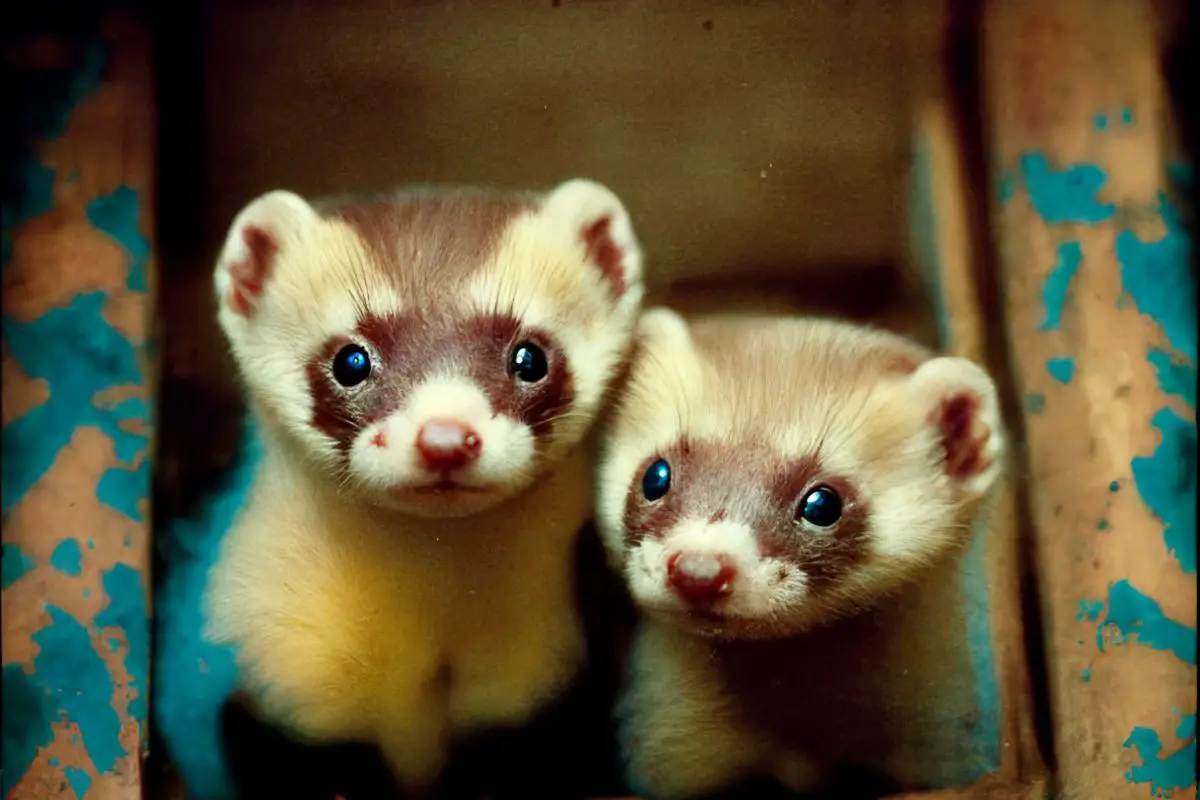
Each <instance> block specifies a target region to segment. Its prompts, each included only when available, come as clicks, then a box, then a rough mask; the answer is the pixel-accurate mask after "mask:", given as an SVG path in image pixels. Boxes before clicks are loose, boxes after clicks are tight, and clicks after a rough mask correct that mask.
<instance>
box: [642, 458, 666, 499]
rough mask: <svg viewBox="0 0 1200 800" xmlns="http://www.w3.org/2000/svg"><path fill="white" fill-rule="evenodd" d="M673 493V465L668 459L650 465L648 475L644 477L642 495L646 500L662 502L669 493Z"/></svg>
mask: <svg viewBox="0 0 1200 800" xmlns="http://www.w3.org/2000/svg"><path fill="white" fill-rule="evenodd" d="M669 491H671V465H670V464H668V463H667V461H666V459H664V458H660V459H659V460H658V461H655V462H654V463H653V464H651V465H650V468H649V469H647V470H646V474H645V475H643V476H642V494H644V495H645V496H646V499H647V500H649V501H650V502H651V503H653V502H654V501H655V500H661V499H662V498H663V497H664V496H665V495H666V493H667V492H669Z"/></svg>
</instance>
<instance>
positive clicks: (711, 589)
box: [667, 552, 737, 606]
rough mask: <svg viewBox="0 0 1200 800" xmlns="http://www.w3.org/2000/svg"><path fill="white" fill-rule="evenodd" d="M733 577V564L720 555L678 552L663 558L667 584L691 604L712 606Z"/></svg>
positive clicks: (727, 587) (726, 590) (734, 574)
mask: <svg viewBox="0 0 1200 800" xmlns="http://www.w3.org/2000/svg"><path fill="white" fill-rule="evenodd" d="M736 576H737V570H735V569H734V567H733V562H732V561H730V559H729V558H728V557H726V556H722V555H710V554H708V553H685V552H679V553H674V554H673V555H671V557H670V558H668V559H667V584H668V585H669V586H670V587H671V589H672V590H673V591H674V592H675V594H677V595H679V597H680V598H681V599H682V600H684V601H685V602H687V603H690V604H692V605H697V606H708V605H712V604H713V603H714V602H716V600H717V598H719V597H721V596H722V595H724V594H725V593H726V592H728V590H729V584H731V583H732V582H733V579H734V578H735V577H736Z"/></svg>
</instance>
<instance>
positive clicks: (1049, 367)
mask: <svg viewBox="0 0 1200 800" xmlns="http://www.w3.org/2000/svg"><path fill="white" fill-rule="evenodd" d="M1046 372H1047V373H1049V375H1050V377H1051V378H1054V380H1056V381H1058V382H1059V383H1063V384H1066V383H1070V382H1071V379H1072V378H1074V377H1075V359H1073V358H1068V357H1066V356H1062V357H1059V358H1051V359H1048V360H1047V361H1046Z"/></svg>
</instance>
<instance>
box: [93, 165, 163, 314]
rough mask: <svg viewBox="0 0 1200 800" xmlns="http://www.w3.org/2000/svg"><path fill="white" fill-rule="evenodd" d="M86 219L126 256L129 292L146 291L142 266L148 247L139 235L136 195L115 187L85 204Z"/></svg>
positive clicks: (146, 260)
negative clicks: (116, 244) (109, 237)
mask: <svg viewBox="0 0 1200 800" xmlns="http://www.w3.org/2000/svg"><path fill="white" fill-rule="evenodd" d="M86 211H87V217H88V220H89V221H90V222H91V223H92V225H93V226H94V227H95V228H96V229H97V230H100V231H103V232H104V233H106V234H108V235H109V236H111V237H112V238H113V239H115V240H116V241H117V243H118V244H120V245H121V247H123V248H124V249H125V252H126V253H127V254H128V255H129V277H128V279H127V280H126V288H127V289H129V290H130V291H135V292H145V291H149V286H148V285H147V283H146V265H147V262H148V261H149V259H150V243H149V242H147V241H146V238H145V237H144V236H142V232H141V227H140V226H141V220H140V215H141V206H140V204H139V202H138V193H137V191H136V190H134V189H131V188H129V187H128V186H118V187H117V188H116V189H115V190H114V191H113V192H111V193H110V194H106V195H101V196H99V197H97V198H96V199H94V200H92V201H91V202H90V203H88V204H87V209H86Z"/></svg>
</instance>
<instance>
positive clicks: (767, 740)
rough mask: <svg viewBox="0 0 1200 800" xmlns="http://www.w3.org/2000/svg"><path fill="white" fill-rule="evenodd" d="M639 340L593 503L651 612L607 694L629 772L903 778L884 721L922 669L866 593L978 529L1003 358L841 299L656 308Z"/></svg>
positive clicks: (668, 787) (694, 784) (688, 781)
mask: <svg viewBox="0 0 1200 800" xmlns="http://www.w3.org/2000/svg"><path fill="white" fill-rule="evenodd" d="M636 342H637V345H636V347H637V355H636V356H635V357H634V361H633V363H632V365H631V367H630V369H629V375H628V382H627V385H626V386H625V388H624V389H623V391H622V393H621V395H620V397H618V398H617V399H615V400H614V406H613V408H612V411H611V420H610V421H609V422H608V423H607V427H606V428H605V430H604V433H603V437H604V449H603V452H602V454H601V456H600V461H599V465H598V473H597V509H596V520H597V526H598V528H599V531H600V535H601V537H602V539H603V542H604V546H605V548H606V550H607V551H608V554H609V556H610V560H611V563H612V565H613V568H614V569H615V570H616V571H618V572H619V573H620V575H621V576H622V577H623V579H624V582H625V583H626V585H627V587H628V589H629V593H630V595H631V597H632V600H633V602H634V604H635V605H636V607H637V609H638V610H639V612H640V617H641V619H640V622H639V623H638V628H637V630H636V633H635V635H634V638H633V644H632V646H631V651H630V654H629V664H628V672H627V683H626V685H625V687H624V689H623V694H622V697H621V699H620V701H619V704H618V709H617V718H618V724H619V727H620V738H621V740H622V747H623V757H624V761H625V766H626V771H627V776H628V780H629V782H630V786H631V788H632V789H633V791H634V793H636V794H638V795H640V796H642V797H644V798H651V799H652V800H667V799H672V800H673V799H675V798H694V797H709V796H726V794H727V795H729V796H752V797H765V796H768V790H769V791H770V792H772V793H775V794H779V795H781V796H794V795H793V793H800V792H809V791H817V790H820V789H828V788H829V786H830V784H829V781H830V780H831V779H832V777H833V776H834V774H835V773H836V772H837V771H839V770H840V769H842V768H845V767H847V766H855V767H861V768H862V769H863V770H864V771H865V772H864V774H868V775H874V776H877V777H878V778H879V780H880V781H881V783H882V785H883V786H888V787H891V786H902V785H903V784H904V782H905V781H906V780H908V779H909V778H910V777H911V776H907V775H905V774H903V773H904V768H903V766H902V762H903V755H904V753H903V751H904V747H905V745H904V744H903V743H902V742H901V743H897V742H894V741H886V740H885V738H886V737H885V729H886V728H887V727H888V726H887V724H886V723H887V721H888V720H889V719H891V718H892V716H891V715H895V714H903V713H909V712H911V713H916V714H926V715H927V716H928V714H929V713H930V712H929V711H928V706H929V703H928V702H926V703H924V705H921V704H916V705H913V704H911V703H909V704H908V705H907V706H906V703H907V702H908V701H906V700H905V699H904V698H903V697H901V698H900V699H897V698H895V697H893V696H891V693H892V692H894V691H897V692H898V693H899V694H901V695H905V694H911V692H910V691H909V690H910V689H911V688H912V686H911V685H906V688H905V690H904V691H899V690H898V689H897V686H898V685H899V684H900V683H903V681H910V683H911V681H915V680H917V676H906V677H904V678H901V677H900V675H899V673H900V672H901V670H902V667H903V665H902V664H898V663H896V652H897V650H898V649H902V648H895V647H884V646H882V645H881V639H883V638H886V635H884V634H883V633H881V632H880V629H879V627H878V626H880V625H882V623H881V622H880V621H879V619H880V618H879V616H878V615H876V614H873V613H872V609H883V611H881V612H880V613H891V612H890V610H889V606H891V605H893V604H897V603H903V602H905V597H906V594H905V592H906V591H908V587H912V586H920V585H921V583H922V581H925V580H926V579H927V578H928V576H929V575H930V574H931V572H933V571H935V570H936V568H937V566H938V565H939V564H941V563H944V561H945V559H946V558H948V557H949V556H950V554H952V553H953V552H955V551H956V550H957V549H959V546H960V545H961V544H962V543H963V542H964V541H965V540H966V539H967V538H968V534H969V528H970V525H971V523H972V520H973V519H974V518H975V517H976V516H977V515H978V514H979V513H980V512H981V509H982V504H983V503H984V501H985V500H986V498H987V497H988V496H989V491H990V489H991V487H992V486H993V484H994V483H995V481H996V479H997V476H998V474H999V472H1000V469H1001V458H1002V455H1003V449H1004V441H1003V434H1002V430H1001V425H1000V417H999V411H998V407H997V397H996V390H995V386H994V384H993V381H992V380H991V378H990V377H989V375H988V374H987V373H986V372H985V371H984V370H983V369H982V368H980V367H979V366H977V365H976V364H974V363H972V362H971V361H969V360H967V359H964V358H958V357H950V356H938V355H935V354H933V353H931V352H929V351H927V350H926V349H925V348H924V347H922V346H920V345H918V344H916V343H915V342H912V341H909V340H907V339H905V338H902V337H900V336H898V335H896V334H892V333H888V332H885V331H881V330H873V329H869V328H864V327H859V326H856V325H851V324H849V323H845V322H840V321H836V320H816V319H809V318H800V317H778V318H770V317H765V316H759V317H755V316H744V315H724V316H716V315H714V316H711V317H703V318H700V319H697V320H692V321H688V320H685V319H684V318H683V317H681V316H680V315H679V314H677V313H675V312H674V311H671V310H668V309H666V308H654V309H651V310H648V311H646V312H645V313H644V315H643V316H642V318H641V320H640V322H639V324H638V329H637V334H636ZM893 670H894V672H895V674H894V675H893V674H892V671H893ZM889 681H891V683H890V684H889ZM930 689H932V690H933V691H934V692H935V693H936V691H937V689H936V687H923V690H924V691H928V690H930ZM906 708H907V711H906V710H905V709H906ZM872 716H873V717H874V720H875V721H874V722H872ZM926 721H927V720H926ZM897 727H899V725H898V724H897V725H893V726H892V729H895V728H897ZM947 735H948V736H949V737H951V738H953V737H957V738H960V739H961V738H963V737H962V735H961V730H960V729H958V728H956V729H954V730H951V731H949V732H948V734H947ZM940 756H941V757H942V758H954V757H955V754H954V753H953V752H943V753H941V754H940ZM898 765H899V766H898ZM750 787H753V788H752V789H751V788H750ZM836 796H848V795H844V794H839V795H836Z"/></svg>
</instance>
